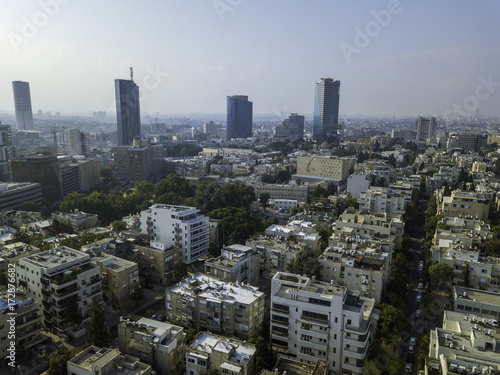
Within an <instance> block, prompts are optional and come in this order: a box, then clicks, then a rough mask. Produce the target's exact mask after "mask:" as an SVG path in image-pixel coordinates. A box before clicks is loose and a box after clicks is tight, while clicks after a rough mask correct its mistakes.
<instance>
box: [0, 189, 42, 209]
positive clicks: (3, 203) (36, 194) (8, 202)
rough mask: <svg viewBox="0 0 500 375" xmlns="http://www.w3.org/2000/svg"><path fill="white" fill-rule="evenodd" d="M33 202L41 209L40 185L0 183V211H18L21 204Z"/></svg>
mask: <svg viewBox="0 0 500 375" xmlns="http://www.w3.org/2000/svg"><path fill="white" fill-rule="evenodd" d="M23 202H33V203H36V204H38V205H39V206H40V207H42V185H41V184H40V183H30V182H12V183H8V182H5V183H0V210H1V211H3V210H19V209H20V208H21V203H23Z"/></svg>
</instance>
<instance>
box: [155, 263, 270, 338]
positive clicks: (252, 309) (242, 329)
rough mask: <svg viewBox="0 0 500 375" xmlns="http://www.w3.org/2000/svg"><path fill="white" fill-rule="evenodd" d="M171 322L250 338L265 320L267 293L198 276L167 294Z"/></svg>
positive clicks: (246, 285) (174, 287) (181, 283)
mask: <svg viewBox="0 0 500 375" xmlns="http://www.w3.org/2000/svg"><path fill="white" fill-rule="evenodd" d="M165 302H166V307H167V309H166V311H167V320H169V321H171V322H174V323H178V324H182V325H189V326H191V327H196V328H198V329H207V330H210V331H211V332H218V333H221V334H224V335H229V336H233V335H237V336H238V337H242V338H248V337H249V336H250V335H251V334H252V333H253V332H256V331H258V330H259V329H260V327H261V325H262V323H263V320H264V293H262V292H260V291H259V290H258V288H257V287H254V286H251V285H248V284H239V283H238V284H233V283H226V282H223V281H220V280H218V279H215V278H213V277H211V276H208V275H203V274H199V273H198V274H195V275H193V276H190V277H188V278H186V279H184V280H182V281H181V282H180V283H178V284H177V285H175V286H173V287H172V288H170V289H167V292H166V298H165Z"/></svg>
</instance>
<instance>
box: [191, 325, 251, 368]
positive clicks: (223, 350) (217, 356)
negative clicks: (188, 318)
mask: <svg viewBox="0 0 500 375" xmlns="http://www.w3.org/2000/svg"><path fill="white" fill-rule="evenodd" d="M255 351H256V348H255V346H254V345H253V344H248V343H246V342H244V341H240V340H236V339H229V338H226V337H221V336H217V335H214V334H212V333H208V332H200V333H199V334H198V336H196V338H195V339H194V340H193V342H192V343H191V345H189V347H188V348H187V354H186V373H187V374H189V375H201V374H202V373H206V372H208V370H210V369H215V370H217V371H220V372H221V373H222V374H225V375H252V374H255Z"/></svg>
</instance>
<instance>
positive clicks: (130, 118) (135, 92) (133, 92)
mask: <svg viewBox="0 0 500 375" xmlns="http://www.w3.org/2000/svg"><path fill="white" fill-rule="evenodd" d="M131 78H132V77H131ZM115 96H116V120H117V127H118V145H119V146H126V145H131V144H132V141H133V140H134V137H135V136H137V135H139V136H140V135H141V109H140V100H139V86H137V84H136V83H135V82H134V81H133V79H131V80H127V79H115Z"/></svg>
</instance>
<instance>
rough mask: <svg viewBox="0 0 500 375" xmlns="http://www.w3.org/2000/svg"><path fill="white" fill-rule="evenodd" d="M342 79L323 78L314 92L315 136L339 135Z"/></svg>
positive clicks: (318, 137) (315, 137)
mask: <svg viewBox="0 0 500 375" xmlns="http://www.w3.org/2000/svg"><path fill="white" fill-rule="evenodd" d="M339 99H340V81H334V80H333V79H332V78H321V79H320V80H319V81H317V82H316V90H315V93H314V117H313V138H314V139H322V138H324V139H325V140H326V139H327V138H328V137H335V138H337V137H338V132H339Z"/></svg>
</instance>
